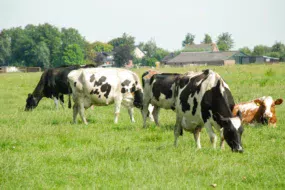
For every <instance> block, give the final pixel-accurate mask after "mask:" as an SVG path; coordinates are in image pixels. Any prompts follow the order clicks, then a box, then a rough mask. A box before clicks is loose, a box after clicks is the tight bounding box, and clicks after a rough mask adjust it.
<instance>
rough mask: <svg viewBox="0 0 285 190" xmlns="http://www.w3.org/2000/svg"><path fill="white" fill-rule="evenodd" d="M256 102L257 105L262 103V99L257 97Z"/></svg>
mask: <svg viewBox="0 0 285 190" xmlns="http://www.w3.org/2000/svg"><path fill="white" fill-rule="evenodd" d="M254 103H255V104H256V105H257V106H260V105H262V101H261V100H260V99H255V100H254Z"/></svg>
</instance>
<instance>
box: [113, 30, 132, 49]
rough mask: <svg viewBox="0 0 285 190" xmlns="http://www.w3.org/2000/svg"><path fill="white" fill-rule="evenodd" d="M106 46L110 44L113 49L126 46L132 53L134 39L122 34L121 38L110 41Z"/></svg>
mask: <svg viewBox="0 0 285 190" xmlns="http://www.w3.org/2000/svg"><path fill="white" fill-rule="evenodd" d="M108 44H111V45H112V46H113V47H114V48H116V47H119V46H125V45H127V46H128V47H129V49H130V50H131V52H132V51H133V50H134V49H135V38H134V37H132V36H130V35H128V34H126V33H123V35H122V37H119V38H115V39H112V40H111V41H109V42H108Z"/></svg>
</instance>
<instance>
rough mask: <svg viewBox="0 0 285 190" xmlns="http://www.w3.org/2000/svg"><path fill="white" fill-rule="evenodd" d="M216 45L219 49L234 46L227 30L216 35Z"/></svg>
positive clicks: (228, 48)
mask: <svg viewBox="0 0 285 190" xmlns="http://www.w3.org/2000/svg"><path fill="white" fill-rule="evenodd" d="M217 46H218V47H219V50H220V51H229V50H230V49H232V48H233V47H234V40H233V39H232V35H231V34H229V33H228V32H225V33H222V34H220V35H219V36H218V39H217Z"/></svg>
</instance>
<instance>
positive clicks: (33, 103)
mask: <svg viewBox="0 0 285 190" xmlns="http://www.w3.org/2000/svg"><path fill="white" fill-rule="evenodd" d="M37 105H38V101H37V99H36V98H35V97H34V95H32V94H28V98H27V100H26V108H25V111H31V110H32V109H34V108H35V107H37Z"/></svg>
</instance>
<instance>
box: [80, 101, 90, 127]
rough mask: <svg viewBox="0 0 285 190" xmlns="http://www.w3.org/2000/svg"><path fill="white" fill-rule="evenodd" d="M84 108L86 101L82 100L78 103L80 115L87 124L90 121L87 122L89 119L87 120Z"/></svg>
mask: <svg viewBox="0 0 285 190" xmlns="http://www.w3.org/2000/svg"><path fill="white" fill-rule="evenodd" d="M84 110H85V108H84V102H83V101H82V102H80V104H79V105H78V111H79V115H80V117H81V119H82V121H83V122H84V124H85V125H87V124H88V122H87V120H86V118H85V115H84Z"/></svg>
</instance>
